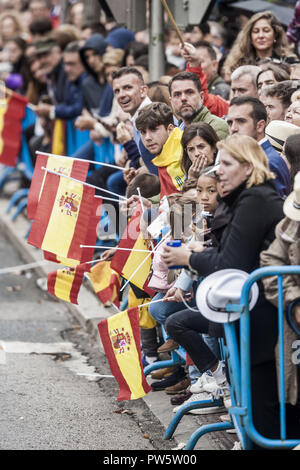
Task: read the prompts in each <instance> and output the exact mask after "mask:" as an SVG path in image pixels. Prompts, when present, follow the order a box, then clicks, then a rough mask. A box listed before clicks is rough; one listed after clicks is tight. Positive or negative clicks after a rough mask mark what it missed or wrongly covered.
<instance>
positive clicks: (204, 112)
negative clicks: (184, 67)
mask: <svg viewBox="0 0 300 470" xmlns="http://www.w3.org/2000/svg"><path fill="white" fill-rule="evenodd" d="M168 86H169V93H170V97H171V105H172V108H173V113H174V114H175V115H176V116H177V117H179V119H180V121H179V122H178V124H179V126H180V128H181V129H183V128H184V127H185V126H188V125H189V124H191V123H194V122H206V123H207V124H209V125H210V126H211V127H212V128H213V129H214V130H215V132H216V134H217V135H218V137H219V139H220V140H222V139H225V137H227V135H228V134H229V128H228V125H227V123H226V121H224V120H223V119H221V118H219V117H217V116H215V115H213V114H211V113H210V112H209V110H208V109H207V108H206V107H205V106H204V105H203V91H202V89H201V83H200V80H199V78H198V77H197V75H195V74H194V73H192V72H179V73H178V74H176V75H174V77H172V79H171V80H170V82H169V85H168Z"/></svg>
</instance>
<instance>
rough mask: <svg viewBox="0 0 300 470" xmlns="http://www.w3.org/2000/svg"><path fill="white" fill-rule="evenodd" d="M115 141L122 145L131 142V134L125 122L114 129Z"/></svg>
mask: <svg viewBox="0 0 300 470" xmlns="http://www.w3.org/2000/svg"><path fill="white" fill-rule="evenodd" d="M116 139H117V140H118V141H119V142H120V144H122V145H124V144H126V143H127V142H129V141H130V140H132V134H131V132H130V130H129V128H128V125H126V123H125V122H119V124H118V125H117V128H116Z"/></svg>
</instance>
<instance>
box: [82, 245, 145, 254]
mask: <svg viewBox="0 0 300 470" xmlns="http://www.w3.org/2000/svg"><path fill="white" fill-rule="evenodd" d="M80 248H105V249H106V250H107V249H112V250H123V251H139V252H141V253H150V255H151V253H153V251H149V250H137V249H135V248H118V247H114V246H112V247H107V246H101V245H99V246H98V245H96V246H90V245H80Z"/></svg>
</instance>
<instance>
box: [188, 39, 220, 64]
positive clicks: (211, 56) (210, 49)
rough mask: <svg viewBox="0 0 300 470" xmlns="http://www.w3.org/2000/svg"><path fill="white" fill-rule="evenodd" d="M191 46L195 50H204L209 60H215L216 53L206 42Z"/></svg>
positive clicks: (195, 43)
mask: <svg viewBox="0 0 300 470" xmlns="http://www.w3.org/2000/svg"><path fill="white" fill-rule="evenodd" d="M193 46H194V47H195V48H196V49H198V48H199V47H202V48H203V49H206V50H207V52H208V54H209V57H210V58H211V60H217V54H216V51H215V50H214V48H213V47H212V45H211V44H210V43H209V42H207V41H197V42H194V43H193Z"/></svg>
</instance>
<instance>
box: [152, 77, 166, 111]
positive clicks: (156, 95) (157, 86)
mask: <svg viewBox="0 0 300 470" xmlns="http://www.w3.org/2000/svg"><path fill="white" fill-rule="evenodd" d="M148 97H149V98H150V100H151V101H152V102H154V101H159V102H161V103H166V104H167V105H168V106H170V107H171V101H170V95H169V91H168V85H167V84H164V83H160V82H158V81H157V82H151V83H148Z"/></svg>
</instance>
